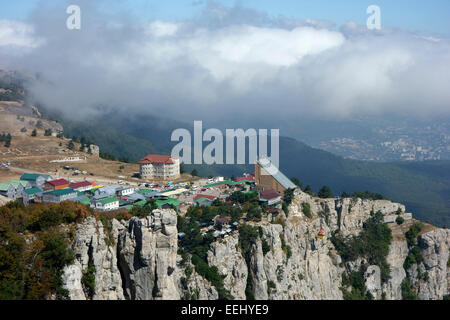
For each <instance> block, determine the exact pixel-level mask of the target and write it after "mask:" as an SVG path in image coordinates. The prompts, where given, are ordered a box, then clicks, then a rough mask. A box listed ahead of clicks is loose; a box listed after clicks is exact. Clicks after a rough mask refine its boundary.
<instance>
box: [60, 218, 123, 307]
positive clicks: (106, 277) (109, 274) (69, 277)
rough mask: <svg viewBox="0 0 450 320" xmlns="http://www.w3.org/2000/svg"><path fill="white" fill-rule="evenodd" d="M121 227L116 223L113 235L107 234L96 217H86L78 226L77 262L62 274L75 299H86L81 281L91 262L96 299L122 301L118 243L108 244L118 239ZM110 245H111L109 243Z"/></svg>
mask: <svg viewBox="0 0 450 320" xmlns="http://www.w3.org/2000/svg"><path fill="white" fill-rule="evenodd" d="M120 227H121V225H120V223H119V222H118V221H116V220H113V222H112V230H110V231H108V232H110V233H111V234H108V235H107V234H105V232H104V231H105V230H104V228H103V225H102V223H101V222H100V221H97V220H96V219H95V218H94V217H89V218H87V219H86V220H85V221H84V222H83V223H82V224H80V225H78V226H77V229H76V234H75V241H74V243H73V245H72V248H73V251H74V253H75V263H74V264H72V265H70V266H67V267H66V268H65V270H64V272H63V281H64V283H65V287H66V289H67V290H68V291H69V295H70V298H71V299H73V300H84V299H86V296H85V294H84V292H83V290H82V285H81V279H82V275H83V272H84V271H86V270H87V268H88V265H89V263H91V264H92V265H93V266H94V267H95V294H94V296H93V297H92V299H94V300H122V299H124V296H123V289H122V280H121V276H120V272H119V269H118V267H117V257H116V251H117V244H116V243H109V241H110V239H117V237H118V233H119V229H120ZM107 242H108V243H107Z"/></svg>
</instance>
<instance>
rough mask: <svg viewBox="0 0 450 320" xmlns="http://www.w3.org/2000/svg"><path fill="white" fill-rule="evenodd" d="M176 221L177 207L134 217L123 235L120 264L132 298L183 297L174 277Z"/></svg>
mask: <svg viewBox="0 0 450 320" xmlns="http://www.w3.org/2000/svg"><path fill="white" fill-rule="evenodd" d="M176 221H177V220H176V213H175V212H174V211H173V210H154V211H153V212H152V213H151V214H150V215H149V216H148V217H146V218H144V219H139V218H136V217H134V218H132V219H130V221H129V222H128V226H127V229H126V232H123V233H121V234H120V235H119V241H118V252H119V264H120V267H121V270H122V274H123V275H124V289H125V290H126V292H127V294H128V296H129V297H130V299H133V300H153V299H163V300H172V299H180V296H179V292H178V290H177V284H176V282H175V277H174V271H175V268H176V259H177V250H178V242H177V232H176Z"/></svg>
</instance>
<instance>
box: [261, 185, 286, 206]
mask: <svg viewBox="0 0 450 320" xmlns="http://www.w3.org/2000/svg"><path fill="white" fill-rule="evenodd" d="M259 200H260V201H263V202H267V205H269V206H273V205H277V204H279V203H280V202H281V195H280V193H279V192H278V191H275V190H271V189H269V190H264V191H262V192H261V193H260V195H259Z"/></svg>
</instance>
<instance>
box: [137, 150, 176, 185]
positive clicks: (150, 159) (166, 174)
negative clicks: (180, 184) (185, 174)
mask: <svg viewBox="0 0 450 320" xmlns="http://www.w3.org/2000/svg"><path fill="white" fill-rule="evenodd" d="M138 163H139V164H140V165H141V166H140V174H141V178H143V179H146V178H152V179H162V180H165V179H174V178H178V177H179V176H180V159H179V158H177V157H172V156H168V155H159V154H149V155H146V156H145V157H144V158H142V159H141V160H140V161H139V162H138Z"/></svg>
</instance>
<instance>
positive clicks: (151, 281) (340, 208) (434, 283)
mask: <svg viewBox="0 0 450 320" xmlns="http://www.w3.org/2000/svg"><path fill="white" fill-rule="evenodd" d="M303 203H308V204H309V206H310V215H311V217H307V216H306V215H305V212H303V210H304V207H303ZM398 209H400V210H402V212H405V207H404V206H403V205H401V204H397V203H392V202H390V201H386V200H377V201H372V200H362V199H315V198H312V197H310V196H309V195H307V194H305V193H303V192H299V191H296V192H295V195H294V199H293V201H292V204H291V205H290V207H289V214H288V217H287V219H286V221H285V223H284V225H281V224H274V223H269V222H267V221H266V222H261V223H257V224H255V226H257V227H260V228H261V230H262V237H261V238H258V239H257V241H256V243H255V244H254V245H253V248H252V251H251V255H250V261H249V265H248V266H247V264H246V262H245V259H244V257H243V254H242V252H241V249H240V246H239V232H238V231H235V232H234V233H232V234H231V235H230V236H229V237H227V238H224V239H220V240H217V241H215V242H214V243H212V244H211V247H210V250H209V251H208V253H207V262H208V264H209V265H210V266H216V267H217V268H218V270H219V273H220V274H221V275H224V276H225V278H224V287H225V289H227V290H229V291H230V293H231V295H233V296H234V297H235V299H245V298H246V293H245V290H246V286H247V279H248V277H251V279H252V290H253V292H252V293H253V295H254V297H255V299H259V300H266V299H297V300H303V299H309V300H319V299H333V300H340V299H343V294H342V292H341V290H340V287H341V286H342V274H343V272H344V271H345V270H346V269H347V270H348V271H357V270H359V269H360V266H361V265H362V264H364V265H366V266H367V269H366V272H365V274H364V277H365V284H366V287H367V289H368V291H369V292H370V293H372V295H373V296H374V297H375V298H376V299H381V298H386V299H390V300H399V299H402V292H401V283H402V281H403V280H404V279H405V278H406V277H407V272H406V271H405V270H404V268H403V264H404V261H405V259H406V257H407V255H408V253H409V249H408V246H407V243H406V241H405V240H401V237H400V238H398V237H397V238H396V239H395V240H393V241H392V242H391V244H390V247H389V255H388V256H387V262H388V263H389V265H390V267H391V279H389V280H388V282H387V283H381V279H380V268H379V266H374V265H372V266H368V262H367V261H366V259H364V258H359V259H357V260H356V261H351V262H347V263H345V265H344V264H343V263H342V262H343V261H342V258H341V257H340V256H339V254H338V252H337V251H336V250H335V248H334V246H333V244H332V243H331V241H330V240H329V237H330V236H331V234H332V232H334V231H337V230H340V231H341V232H342V233H343V234H344V236H347V235H357V234H359V232H360V231H361V230H362V227H363V223H364V222H365V221H366V220H367V219H368V218H370V213H371V212H372V211H374V212H376V211H381V212H382V213H383V214H384V215H385V216H394V213H395V212H397V210H398ZM280 216H282V217H285V215H284V213H281V214H280ZM408 218H409V217H408ZM176 223H177V217H176V213H175V212H174V211H173V210H159V209H158V210H154V211H153V212H152V213H151V214H150V215H149V216H147V217H145V218H142V219H139V218H137V217H134V218H132V219H130V220H129V221H122V222H118V221H116V220H113V221H112V227H110V228H109V229H110V230H108V228H105V227H104V226H103V225H102V224H101V222H99V221H96V220H95V218H88V219H86V220H85V221H84V222H83V223H82V224H80V225H78V226H77V230H76V235H75V240H74V242H73V245H72V247H73V249H74V252H75V254H76V260H75V262H74V264H73V265H71V266H68V267H66V268H65V270H64V275H63V280H64V283H65V287H66V288H67V289H68V290H69V293H70V297H71V299H77V300H83V299H86V298H92V299H124V298H125V294H124V293H126V296H128V297H129V298H130V299H136V300H147V299H148V300H151V299H200V300H213V299H218V293H217V290H216V288H214V287H213V286H212V285H211V283H210V282H209V281H207V280H205V279H204V278H202V277H201V276H200V275H199V274H197V273H196V272H195V268H194V266H193V265H192V264H191V263H190V262H187V265H188V266H189V268H190V271H189V272H186V267H181V263H180V262H181V257H180V256H179V255H177V250H178V240H177V233H178V231H177V227H176ZM321 227H322V228H323V229H324V232H325V235H326V239H318V238H317V233H318V231H319V229H320V228H321ZM399 239H400V240H399ZM263 242H264V247H265V248H267V247H269V248H270V249H269V251H267V252H263ZM419 245H420V248H421V252H422V256H423V262H422V263H421V264H420V265H414V266H413V267H412V268H411V269H410V270H408V279H409V281H410V282H411V284H412V287H413V289H414V290H415V291H416V292H417V295H418V297H419V298H420V299H442V297H443V296H444V295H446V294H448V293H449V285H448V284H449V282H448V281H449V272H448V260H449V248H450V231H449V230H444V229H437V228H435V229H433V230H432V231H430V232H427V233H425V234H422V235H421V236H420V239H419ZM89 264H91V265H94V266H95V294H94V296H93V297H86V293H85V292H84V291H83V287H82V283H81V278H82V275H83V272H85V271H86V270H87V268H88V265H89ZM185 264H186V263H185ZM425 272H426V277H425V276H424V274H425ZM419 275H421V276H419Z"/></svg>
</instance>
